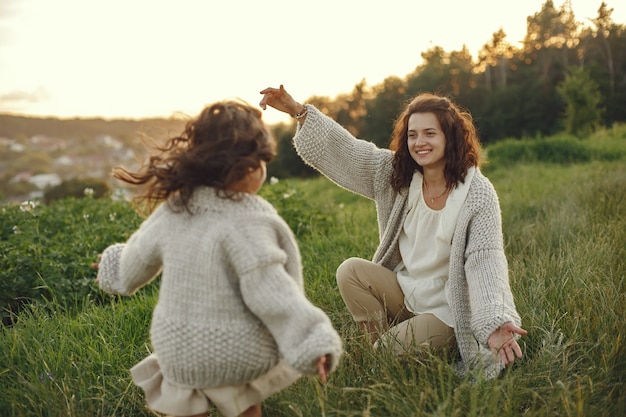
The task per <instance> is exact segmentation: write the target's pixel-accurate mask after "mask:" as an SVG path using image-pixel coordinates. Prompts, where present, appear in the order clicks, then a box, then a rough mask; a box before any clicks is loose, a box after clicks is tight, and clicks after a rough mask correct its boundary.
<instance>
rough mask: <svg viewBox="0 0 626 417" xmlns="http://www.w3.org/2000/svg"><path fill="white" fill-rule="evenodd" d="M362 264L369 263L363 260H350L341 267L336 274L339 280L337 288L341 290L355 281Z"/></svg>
mask: <svg viewBox="0 0 626 417" xmlns="http://www.w3.org/2000/svg"><path fill="white" fill-rule="evenodd" d="M362 262H367V261H365V260H364V259H361V258H355V257H353V258H348V259H346V260H345V261H343V262H342V263H341V265H339V267H338V268H337V272H336V278H337V286H338V287H339V289H340V290H341V289H342V288H344V287H345V286H346V284H348V282H350V281H353V280H354V279H355V277H356V276H357V275H358V274H357V272H356V271H357V269H358V265H359V264H360V263H362Z"/></svg>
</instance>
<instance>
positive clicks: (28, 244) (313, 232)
mask: <svg viewBox="0 0 626 417" xmlns="http://www.w3.org/2000/svg"><path fill="white" fill-rule="evenodd" d="M539 142H541V141H539ZM544 142H553V143H554V144H555V145H554V147H550V145H549V143H548V145H546V143H539V144H538V141H537V140H534V141H529V142H528V143H527V144H526V146H522V148H523V152H521V153H520V152H519V151H518V152H517V153H516V152H515V151H514V150H513V151H511V149H510V148H511V147H513V148H515V147H520V146H521V145H520V144H519V143H518V142H515V141H511V143H510V144H509V145H506V144H504V145H500V147H499V148H498V146H494V148H490V149H488V155H489V159H490V160H491V161H492V163H491V164H490V165H487V166H485V168H484V169H483V171H484V172H485V174H486V175H487V176H488V177H489V178H490V179H491V181H492V182H493V184H494V186H495V188H496V190H497V191H498V194H499V197H500V203H501V208H502V215H503V228H504V237H505V249H506V253H507V258H508V260H509V270H510V281H511V286H512V289H513V294H514V296H515V301H516V304H517V307H518V310H519V312H520V314H521V316H522V321H523V327H524V328H525V329H527V330H528V331H529V334H528V336H526V337H524V338H522V339H521V344H522V347H523V350H524V352H525V356H524V358H523V359H522V360H521V361H519V362H517V363H516V364H515V365H514V366H512V367H511V368H509V369H507V370H506V371H505V372H504V373H503V374H502V375H501V377H499V378H497V379H494V380H478V381H472V380H470V379H468V378H460V377H459V376H458V375H456V374H455V372H454V369H453V366H452V363H451V361H450V360H449V359H447V358H445V357H439V356H434V355H429V354H428V353H425V354H423V355H420V356H417V355H415V356H414V357H404V358H397V357H394V356H393V355H390V354H389V352H385V351H374V350H373V349H372V348H371V347H370V346H369V344H368V343H367V341H366V338H365V337H364V336H363V335H362V334H361V333H360V332H359V331H358V329H357V328H356V326H355V324H354V323H353V322H352V319H351V317H350V316H349V314H348V313H347V311H346V309H345V307H344V305H343V302H342V300H341V297H340V295H339V292H338V290H337V288H336V283H335V269H336V267H337V266H338V265H339V264H340V263H341V262H342V261H343V260H344V259H345V258H348V257H351V256H359V257H364V258H370V257H371V256H372V254H373V252H374V250H375V248H376V245H377V242H378V232H377V229H376V221H375V218H376V214H375V211H374V206H373V204H372V203H371V202H369V201H368V200H365V199H363V198H361V197H358V196H355V195H353V194H350V193H348V192H346V191H345V190H342V189H340V188H338V187H336V186H334V185H332V184H331V183H329V182H328V181H327V180H326V179H324V178H313V179H306V180H304V179H298V180H296V179H281V180H280V181H279V182H278V183H276V184H267V185H266V186H265V187H264V188H263V190H262V195H263V196H264V197H266V198H267V199H268V200H269V201H271V202H272V203H273V204H275V206H276V207H277V209H278V210H279V212H280V213H281V214H282V215H283V216H284V217H285V219H286V220H287V221H288V223H289V224H290V226H291V227H292V228H293V229H294V231H295V233H296V236H297V238H298V241H299V244H300V248H301V251H302V255H303V263H304V270H305V283H306V284H305V285H306V292H307V295H308V296H309V298H310V299H311V300H312V301H313V302H314V303H315V304H317V305H319V306H320V307H321V308H322V309H324V310H325V311H326V312H327V313H328V315H329V316H330V317H331V319H332V321H333V323H334V325H335V326H336V328H337V329H338V331H339V332H340V334H341V335H342V337H343V340H344V347H345V355H344V357H343V359H342V362H341V363H340V366H339V368H338V369H337V371H336V372H335V373H333V374H332V375H331V376H330V378H329V382H328V383H327V384H325V385H323V384H321V383H320V382H319V381H318V380H317V379H316V378H313V377H305V378H302V379H301V380H299V381H298V382H297V383H296V384H294V385H293V386H291V387H290V388H288V389H287V390H285V391H283V392H281V393H279V394H277V395H275V396H273V397H271V398H270V399H268V400H267V401H265V402H264V404H263V413H264V416H270V417H272V416H298V417H308V416H327V417H331V416H337V417H339V416H345V417H347V416H352V417H356V416H362V417H373V416H380V417H387V416H388V417H391V416H394V417H395V416H398V417H422V416H424V417H426V416H430V417H435V416H467V417H470V416H546V417H547V416H568V417H571V416H620V415H626V348H625V342H624V338H625V337H626V324H625V319H626V281H625V278H626V163H625V162H626V128H624V127H621V128H620V129H613V130H610V131H604V132H602V133H601V134H598V135H596V136H595V137H593V138H590V139H587V140H586V141H585V142H583V147H582V148H576V149H575V152H573V153H572V154H573V156H569V157H567V158H563V151H561V152H559V151H556V152H554V153H553V155H552V156H551V157H550V149H557V150H558V149H562V146H563V139H562V138H555V139H554V140H552V141H544ZM577 143H578V142H577ZM565 148H567V149H569V147H567V146H566V147H565ZM546 149H548V150H546ZM509 151H510V152H509ZM507 152H508V153H507ZM546 155H547V156H546ZM507 158H508V159H507ZM542 158H543V159H542ZM546 158H547V159H546ZM555 158H556V159H557V160H555ZM139 222H140V218H139V217H138V216H137V214H136V213H135V212H134V211H133V210H132V208H131V207H130V206H129V205H128V204H127V203H124V202H114V201H110V200H107V199H93V198H89V196H87V197H86V198H83V199H67V200H63V201H60V202H57V203H54V204H53V205H51V206H42V205H36V204H29V203H25V204H23V205H22V206H10V207H9V206H7V207H3V208H2V220H1V221H0V233H1V235H0V237H1V239H0V245H2V247H1V248H0V249H1V250H2V252H0V256H1V257H2V258H1V262H2V264H1V266H2V268H1V269H2V271H0V273H1V274H3V275H2V276H0V279H1V281H2V282H3V284H0V285H4V287H0V289H1V290H2V292H3V293H4V294H7V291H10V290H11V289H12V288H14V287H15V286H18V284H19V285H20V286H21V288H23V289H24V291H27V292H28V294H27V295H24V296H23V298H24V299H26V300H27V301H28V302H26V303H23V304H19V303H18V304H15V300H16V299H20V297H18V296H17V295H14V296H12V297H11V299H10V300H9V299H8V298H7V297H5V298H6V299H5V302H4V304H3V308H5V309H6V308H7V306H8V307H14V308H15V311H14V313H7V312H6V311H5V314H4V322H5V325H4V326H2V327H0V416H2V417H5V416H6V417H17V416H20V417H21V416H24V417H61V416H62V417H68V416H69V417H87V416H92V417H93V416H101V417H105V416H106V417H109V416H128V417H130V416H133V417H134V416H155V415H156V414H154V413H152V412H151V411H149V410H148V409H146V407H145V403H144V399H143V395H142V393H141V392H140V390H139V389H138V388H137V387H135V386H134V385H133V384H132V382H131V379H130V375H129V372H128V370H129V368H130V367H131V366H132V365H134V364H135V363H136V362H138V361H139V360H141V359H142V358H143V357H144V356H145V355H147V354H148V352H150V349H151V346H150V341H149V338H148V328H149V323H150V315H151V312H152V308H153V306H154V303H155V301H156V296H157V293H158V280H157V281H155V282H154V283H152V284H150V285H149V286H148V287H146V288H144V289H143V290H141V291H140V292H138V293H137V294H136V295H134V296H132V297H125V298H121V297H114V296H108V295H103V294H102V293H100V292H99V291H98V290H97V288H95V286H94V285H93V282H92V281H93V279H94V277H95V272H94V271H93V270H92V269H91V268H90V267H89V264H90V263H91V262H93V261H94V260H95V258H96V256H97V254H98V253H99V251H101V250H102V249H104V247H106V246H107V245H108V244H110V243H113V242H115V241H123V240H124V239H125V238H126V237H127V236H128V235H129V234H130V233H131V232H132V231H133V230H134V228H135V227H136V226H137V225H138V224H139ZM29 279H30V281H29ZM29 282H35V283H36V285H35V284H29ZM7 283H11V284H10V285H9V284H7ZM31 300H32V301H31ZM11 302H13V303H14V304H11ZM242 343H245V341H242ZM214 415H217V414H216V413H215V414H214Z"/></svg>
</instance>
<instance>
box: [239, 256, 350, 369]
mask: <svg viewBox="0 0 626 417" xmlns="http://www.w3.org/2000/svg"><path fill="white" fill-rule="evenodd" d="M240 282H241V293H242V296H243V299H244V302H245V303H246V306H247V307H248V308H249V309H250V310H251V311H252V312H253V313H254V314H255V315H256V316H257V317H258V318H259V319H260V320H261V321H262V322H263V323H264V324H265V326H266V327H267V328H268V329H269V331H270V333H271V334H272V336H273V337H274V339H275V340H276V342H277V345H278V348H279V350H280V352H281V354H282V355H283V356H284V357H285V359H286V360H287V362H289V363H290V364H291V365H292V366H293V367H294V368H296V369H298V370H299V371H300V372H303V373H307V374H315V373H316V372H317V368H316V362H317V360H318V359H319V358H320V357H322V356H326V355H328V356H329V357H330V364H329V365H330V368H331V371H332V370H334V369H335V368H336V366H337V363H338V362H339V358H340V356H341V352H342V346H341V345H342V343H341V338H340V336H339V335H338V334H337V332H336V331H335V329H334V328H333V326H332V323H331V321H330V319H329V318H328V316H327V315H326V314H325V313H324V312H323V311H322V310H321V309H319V308H318V307H316V306H314V305H313V304H312V303H311V302H310V301H309V300H308V299H307V298H306V297H305V295H304V293H303V291H302V290H301V288H299V287H298V285H297V284H296V282H295V281H294V280H293V277H290V276H289V274H287V273H286V271H285V268H284V267H283V266H282V265H280V263H274V264H271V265H267V266H265V267H264V268H259V269H255V270H253V271H250V272H249V273H248V274H245V275H243V276H242V277H241V281H240Z"/></svg>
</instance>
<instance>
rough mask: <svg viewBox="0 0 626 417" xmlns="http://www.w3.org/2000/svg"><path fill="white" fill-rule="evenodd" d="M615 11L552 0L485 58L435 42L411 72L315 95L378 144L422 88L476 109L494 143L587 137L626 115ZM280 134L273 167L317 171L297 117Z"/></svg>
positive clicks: (485, 138) (484, 135)
mask: <svg viewBox="0 0 626 417" xmlns="http://www.w3.org/2000/svg"><path fill="white" fill-rule="evenodd" d="M612 13H613V9H612V8H610V7H609V6H608V5H607V3H605V2H602V3H601V4H600V6H599V8H598V9H597V16H596V17H595V18H592V19H588V21H586V22H580V21H578V20H577V19H576V17H575V16H574V12H573V10H572V8H571V3H570V1H565V3H564V4H563V5H561V6H560V7H557V6H555V4H554V2H553V1H552V0H547V1H546V2H545V3H544V4H543V5H542V7H541V10H540V11H538V12H537V13H535V14H533V15H532V16H529V17H527V19H526V21H527V32H526V35H525V37H524V39H523V41H522V42H521V46H519V47H516V46H514V45H513V44H512V43H510V41H509V40H508V39H507V35H506V33H505V32H504V30H503V29H499V30H498V31H496V32H494V33H493V35H492V38H491V39H490V40H489V41H488V42H487V43H485V44H484V45H483V47H482V49H481V50H480V52H479V53H478V56H477V57H473V56H472V55H471V54H470V52H469V51H468V49H467V48H466V47H463V48H462V49H461V50H460V51H452V52H446V51H445V50H444V49H443V48H441V47H439V46H435V47H432V48H431V49H429V50H427V51H426V52H423V53H422V54H421V58H422V63H421V64H419V65H418V66H417V67H416V68H415V70H414V71H413V72H411V73H409V74H407V75H406V76H405V77H398V76H390V77H387V78H386V79H385V80H383V82H381V83H380V84H377V85H373V86H369V85H367V83H366V82H365V80H362V81H361V82H359V83H357V84H356V85H355V86H354V89H353V90H352V91H351V92H350V93H345V94H340V95H338V96H336V97H334V98H330V97H325V96H313V97H310V98H309V99H308V100H307V102H308V103H311V104H313V105H315V106H316V107H318V108H319V109H320V110H322V111H323V112H324V113H325V114H327V115H329V116H330V117H332V118H333V119H335V120H337V121H338V122H339V123H340V124H342V125H343V126H344V127H345V128H346V129H348V130H349V131H350V132H351V133H353V134H354V135H356V136H357V137H361V138H364V139H367V140H370V141H372V142H374V143H376V144H377V145H379V146H387V145H388V143H389V139H390V136H391V131H392V124H393V121H394V120H395V117H396V116H397V115H398V113H399V112H400V110H401V108H402V107H403V105H404V104H405V103H406V101H407V100H410V99H411V98H413V97H414V96H415V95H417V94H418V93H420V92H434V93H438V94H442V95H446V96H449V97H451V98H452V99H454V100H455V101H456V102H457V103H459V104H460V105H461V106H463V107H465V108H466V109H468V110H469V111H470V113H471V114H472V116H473V117H474V120H475V122H476V125H477V126H478V129H479V133H480V137H481V140H482V142H483V143H485V144H490V143H494V142H496V141H499V140H501V139H505V138H523V137H545V136H549V135H553V134H555V133H558V132H566V133H568V134H571V135H573V136H575V137H586V136H588V135H589V134H590V133H591V132H593V131H594V130H595V129H597V128H598V127H602V126H611V125H612V124H614V123H619V122H624V121H626V30H625V29H626V26H625V25H623V24H619V23H616V22H614V21H613V19H612V17H611V15H612ZM416 36H417V35H416ZM274 133H275V136H276V137H277V138H278V141H279V155H278V159H277V160H276V161H275V162H273V164H272V167H271V168H272V169H271V170H270V173H274V174H275V175H277V176H292V175H296V176H302V175H309V174H312V171H311V170H310V169H308V168H306V167H304V166H302V164H299V163H298V162H297V156H296V155H295V154H294V152H293V150H292V149H291V144H290V141H291V136H292V135H293V126H287V125H284V124H283V125H279V126H276V127H274Z"/></svg>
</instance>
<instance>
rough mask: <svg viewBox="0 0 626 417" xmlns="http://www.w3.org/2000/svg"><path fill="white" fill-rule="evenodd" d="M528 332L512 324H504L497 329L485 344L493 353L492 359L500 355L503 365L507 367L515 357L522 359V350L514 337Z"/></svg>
mask: <svg viewBox="0 0 626 417" xmlns="http://www.w3.org/2000/svg"><path fill="white" fill-rule="evenodd" d="M526 334H528V332H527V331H526V330H524V329H522V328H520V327H517V326H516V325H515V324H513V323H512V322H510V321H509V322H507V323H504V324H503V325H502V326H500V327H498V328H497V329H496V331H495V332H493V333H492V334H491V336H489V339H487V344H488V345H489V348H490V349H491V351H492V352H493V355H494V357H496V356H497V355H498V354H500V358H502V362H503V363H504V365H508V364H510V363H513V362H514V361H515V357H518V358H521V357H522V349H521V348H520V346H519V345H518V344H517V340H515V336H516V335H520V336H524V335H526Z"/></svg>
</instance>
